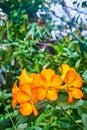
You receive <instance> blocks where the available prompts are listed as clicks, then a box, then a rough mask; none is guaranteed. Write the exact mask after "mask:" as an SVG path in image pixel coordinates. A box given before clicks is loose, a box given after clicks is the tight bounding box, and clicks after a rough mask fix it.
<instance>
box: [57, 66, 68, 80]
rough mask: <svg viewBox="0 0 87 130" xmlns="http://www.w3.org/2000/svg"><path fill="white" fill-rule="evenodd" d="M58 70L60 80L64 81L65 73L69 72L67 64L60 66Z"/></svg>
mask: <svg viewBox="0 0 87 130" xmlns="http://www.w3.org/2000/svg"><path fill="white" fill-rule="evenodd" d="M59 70H60V71H61V72H62V76H61V78H62V80H64V78H65V76H66V73H67V71H68V70H70V66H69V65H67V64H62V65H61V67H59Z"/></svg>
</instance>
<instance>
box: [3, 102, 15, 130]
mask: <svg viewBox="0 0 87 130" xmlns="http://www.w3.org/2000/svg"><path fill="white" fill-rule="evenodd" d="M3 104H4V107H6V104H5V102H4V101H3ZM6 111H7V114H8V116H9V119H10V121H11V123H12V125H13V128H14V130H17V128H16V126H15V124H14V121H13V119H12V117H11V115H10V113H9V111H8V109H7V108H6Z"/></svg>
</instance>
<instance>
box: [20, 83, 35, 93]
mask: <svg viewBox="0 0 87 130" xmlns="http://www.w3.org/2000/svg"><path fill="white" fill-rule="evenodd" d="M19 88H20V90H22V91H24V92H25V93H26V94H28V95H31V89H32V86H31V85H30V84H23V85H20V86H19Z"/></svg>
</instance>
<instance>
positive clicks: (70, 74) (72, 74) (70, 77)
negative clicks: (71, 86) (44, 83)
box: [64, 70, 76, 83]
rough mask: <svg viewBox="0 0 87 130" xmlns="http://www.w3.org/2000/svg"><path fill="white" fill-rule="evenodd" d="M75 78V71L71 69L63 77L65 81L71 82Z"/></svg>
mask: <svg viewBox="0 0 87 130" xmlns="http://www.w3.org/2000/svg"><path fill="white" fill-rule="evenodd" d="M75 78H76V73H75V72H74V71H73V70H69V71H68V72H67V73H66V76H65V78H64V82H65V83H72V82H74V80H75Z"/></svg>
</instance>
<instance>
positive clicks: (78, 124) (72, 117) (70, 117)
mask: <svg viewBox="0 0 87 130" xmlns="http://www.w3.org/2000/svg"><path fill="white" fill-rule="evenodd" d="M60 108H61V109H62V111H63V112H64V113H65V114H66V115H67V116H68V117H69V118H70V119H72V120H73V121H74V122H75V124H76V125H77V126H78V127H79V128H81V129H82V130H85V129H84V128H83V127H82V126H81V125H79V124H78V123H77V122H76V121H75V119H74V118H73V117H72V116H70V115H69V114H68V113H67V112H66V111H65V110H64V109H63V108H62V107H60Z"/></svg>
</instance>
